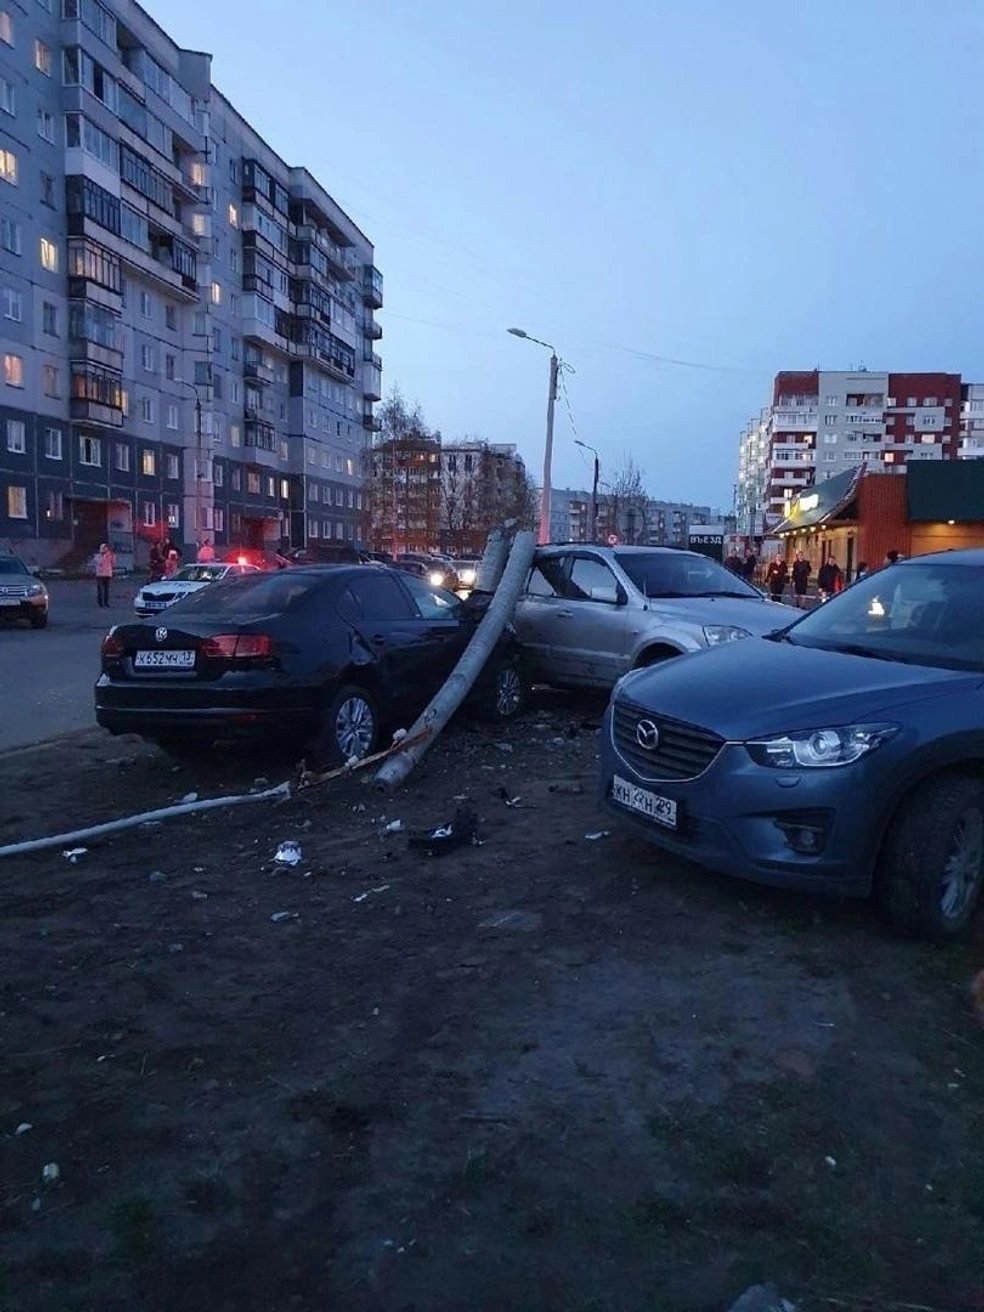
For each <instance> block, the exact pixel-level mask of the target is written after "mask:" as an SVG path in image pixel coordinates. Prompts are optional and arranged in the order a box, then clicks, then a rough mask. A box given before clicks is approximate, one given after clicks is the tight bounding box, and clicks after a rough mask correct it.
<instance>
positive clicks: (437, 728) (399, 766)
mask: <svg viewBox="0 0 984 1312" xmlns="http://www.w3.org/2000/svg"><path fill="white" fill-rule="evenodd" d="M534 546H535V539H534V537H533V534H532V533H527V532H523V533H517V534H516V537H515V540H514V541H513V544H512V550H511V551H510V552H509V561H508V563H507V565H506V568H505V571H504V572H503V575H502V578H501V580H500V581H499V586H498V587H497V588H496V590H495V595H494V596H493V598H492V600H491V602H490V603H489V608H488V610H487V611H486V612H485V615H484V616H483V617H482V622H481V624H479V626H478V628H477V629H476V630H475V632H474V634H473V635H472V639H471V642H469V644H468V646H467V647H466V648H465V650H464V652H463V653H462V656H461V659H460V660H459V661H458V664H457V665H456V666H455V667H454V669H453V670H452V671H451V674H450V675H449V676H448V680H447V682H446V683H445V684H444V687H443V688H442V689H441V691H440V692H439V693H438V694H437V696H436V697H435V698H434V699H433V701H431V703H430V705H429V706H428V707H427V708H426V710H425V711H424V712H423V714H422V715H420V716H419V718H418V719H417V720H416V722H415V723H414V724H413V726H412V727H411V728H410V731H409V733H408V734H407V742H408V743H409V742H410V741H411V740H415V739H417V738H418V737H419V736H420V735H426V736H425V737H421V738H420V741H417V742H414V744H413V746H408V747H407V749H406V750H405V751H396V752H394V753H393V754H392V755H391V756H390V757H389V759H388V760H386V761H384V762H383V764H382V766H381V767H380V769H379V770H378V771H377V772H376V778H375V782H376V785H377V787H380V788H396V787H398V786H399V785H400V784H401V783H403V781H404V779H406V777H407V776H408V775H409V773H410V771H411V770H413V768H414V767H415V766H416V765H418V764H419V762H420V761H421V760H422V759H423V757H424V754H425V753H426V751H427V749H428V748H429V747H430V745H431V743H432V742H433V741H434V739H435V738H436V737H437V736H438V734H439V733H440V732H441V730H442V729H443V728H444V726H445V725H446V724H447V722H448V720H450V718H451V716H452V715H453V714H454V713H455V711H456V710H457V709H458V707H459V706H460V705H461V703H462V702H463V701H464V699H465V697H466V696H467V695H468V693H469V692H470V691H471V688H472V685H473V684H474V682H475V680H476V679H477V678H478V676H479V675H480V674H481V672H482V669H483V667H484V665H485V662H486V661H487V660H488V659H489V657H490V656H491V655H492V652H493V651H494V650H495V645H496V643H497V642H498V641H499V638H500V637H501V636H502V631H503V629H504V628H505V627H506V625H507V624H508V623H509V619H510V617H511V616H512V613H513V610H514V609H515V606H516V602H517V600H518V599H519V594H520V592H521V591H522V588H523V584H524V583H525V582H526V576H527V574H528V573H529V570H530V565H531V564H532V561H533V551H534Z"/></svg>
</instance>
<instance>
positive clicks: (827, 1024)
mask: <svg viewBox="0 0 984 1312" xmlns="http://www.w3.org/2000/svg"><path fill="white" fill-rule="evenodd" d="M817 1024H818V1025H819V1026H820V1028H821V1029H822V1030H835V1029H836V1028H837V1026H836V1025H835V1024H834V1022H833V1021H832V1020H818V1021H817Z"/></svg>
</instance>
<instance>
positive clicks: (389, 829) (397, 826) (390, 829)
mask: <svg viewBox="0 0 984 1312" xmlns="http://www.w3.org/2000/svg"><path fill="white" fill-rule="evenodd" d="M402 832H403V821H402V820H391V821H390V822H389V824H388V825H387V826H386V828H385V829H384V830H383V833H384V834H400V833H402Z"/></svg>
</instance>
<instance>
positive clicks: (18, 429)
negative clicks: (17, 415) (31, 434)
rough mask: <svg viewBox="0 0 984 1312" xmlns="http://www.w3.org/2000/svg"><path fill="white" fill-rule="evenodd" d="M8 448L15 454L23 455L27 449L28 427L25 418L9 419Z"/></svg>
mask: <svg viewBox="0 0 984 1312" xmlns="http://www.w3.org/2000/svg"><path fill="white" fill-rule="evenodd" d="M7 450H8V451H12V452H13V454H14V455H15V456H22V455H24V454H25V453H26V451H27V427H26V425H25V424H24V421H23V419H8V420H7Z"/></svg>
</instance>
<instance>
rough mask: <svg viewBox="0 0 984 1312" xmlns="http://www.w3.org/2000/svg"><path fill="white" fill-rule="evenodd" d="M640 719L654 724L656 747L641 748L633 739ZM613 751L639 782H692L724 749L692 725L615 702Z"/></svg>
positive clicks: (714, 736)
mask: <svg viewBox="0 0 984 1312" xmlns="http://www.w3.org/2000/svg"><path fill="white" fill-rule="evenodd" d="M640 720H646V721H648V722H649V723H650V724H655V726H656V728H657V729H658V730H659V745H658V746H657V747H656V749H655V751H654V750H653V749H652V748H648V747H643V746H642V745H641V744H640V743H639V740H638V738H637V737H636V728H637V726H638V724H639V722H640ZM612 737H613V739H614V743H615V749H616V751H617V752H618V754H619V755H620V756H621V757H622V759H623V760H624V761H625V762H626V764H628V765H630V766H631V767H632V769H633V770H634V771H635V772H636V774H638V775H639V777H640V778H642V779H694V778H696V777H697V775H699V774H702V773H703V771H704V770H706V769H707V767H708V766H709V765H710V764H711V762H712V761H713V760H714V758H715V757H716V756H717V754H718V752H720V750H721V748H722V747H723V746H724V739H723V738H720V737H719V736H718V735H717V734H716V733H711V732H710V730H708V729H700V728H698V727H697V726H696V725H694V724H682V723H681V722H680V721H679V720H668V719H667V718H666V717H665V716H663V715H659V714H658V713H657V712H654V711H647V710H646V709H645V707H642V706H635V705H633V703H632V702H621V701H620V702H616V703H615V707H614V712H613V716H612Z"/></svg>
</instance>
